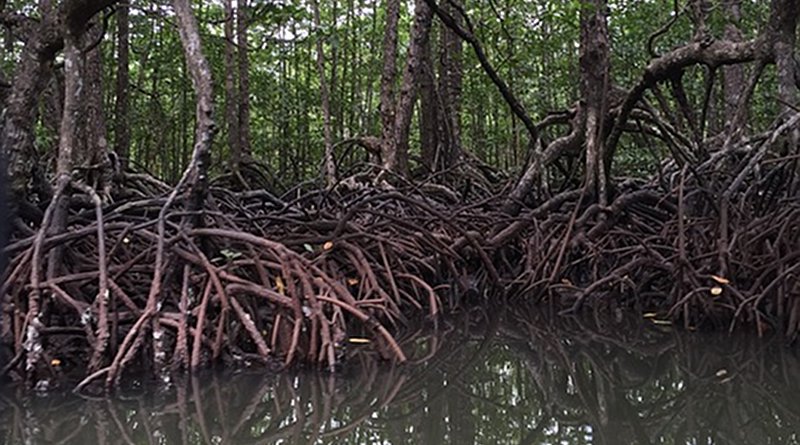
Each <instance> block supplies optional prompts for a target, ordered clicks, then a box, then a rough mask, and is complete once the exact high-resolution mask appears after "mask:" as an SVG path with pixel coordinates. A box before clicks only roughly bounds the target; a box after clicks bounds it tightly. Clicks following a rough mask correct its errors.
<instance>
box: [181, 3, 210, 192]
mask: <svg viewBox="0 0 800 445" xmlns="http://www.w3.org/2000/svg"><path fill="white" fill-rule="evenodd" d="M189 1H190V0H172V6H173V8H174V9H175V15H176V17H177V19H178V32H179V33H180V37H181V43H182V45H183V51H184V53H185V55H186V65H187V67H188V68H189V77H190V78H191V79H192V86H193V87H194V90H195V93H196V95H197V108H196V111H195V119H196V120H197V127H196V129H195V140H194V151H193V154H192V159H191V161H190V164H189V166H188V167H187V170H186V173H184V179H188V180H189V181H190V182H191V186H192V191H191V194H192V198H191V200H192V207H193V208H199V207H200V206H201V202H202V201H203V200H204V199H205V193H206V191H207V188H208V182H207V181H208V161H209V155H210V150H211V141H212V140H213V137H214V120H213V116H212V114H213V110H214V99H213V94H212V83H211V68H210V67H209V65H208V61H207V60H206V58H205V55H203V49H202V45H201V42H200V33H199V31H198V27H197V21H196V20H195V18H194V14H193V13H192V9H191V5H190V4H189Z"/></svg>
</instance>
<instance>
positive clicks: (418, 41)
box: [383, 0, 433, 176]
mask: <svg viewBox="0 0 800 445" xmlns="http://www.w3.org/2000/svg"><path fill="white" fill-rule="evenodd" d="M432 19H433V11H432V10H431V8H430V7H428V4H427V3H425V1H424V0H416V1H415V6H414V25H413V26H412V28H411V43H410V45H409V47H408V56H407V58H406V66H405V69H404V70H403V83H402V86H401V87H400V95H399V96H398V100H397V110H396V111H395V123H394V128H395V132H394V142H395V147H394V150H393V151H392V152H389V153H386V154H387V155H388V157H385V158H384V159H383V166H384V168H385V169H387V170H391V171H396V172H397V173H399V174H400V175H403V176H407V175H408V131H409V127H410V125H411V117H412V116H413V114H414V102H415V101H416V97H417V86H418V84H419V78H420V69H421V68H422V59H423V50H424V48H425V47H426V46H427V45H428V36H429V34H430V30H431V21H432Z"/></svg>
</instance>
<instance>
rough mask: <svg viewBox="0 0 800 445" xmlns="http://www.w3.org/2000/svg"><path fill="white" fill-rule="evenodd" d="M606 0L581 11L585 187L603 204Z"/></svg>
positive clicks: (598, 1)
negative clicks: (584, 112)
mask: <svg viewBox="0 0 800 445" xmlns="http://www.w3.org/2000/svg"><path fill="white" fill-rule="evenodd" d="M606 8H607V4H606V0H590V1H589V2H587V7H585V8H584V9H582V10H581V33H580V34H581V39H580V61H579V63H580V71H581V97H583V100H584V102H585V107H586V177H585V181H586V183H585V184H586V187H587V190H588V191H589V192H590V193H591V194H593V195H594V194H597V196H598V198H599V202H600V204H601V205H604V204H605V203H606V198H607V196H606V193H607V178H606V174H607V172H606V169H605V166H604V165H603V159H604V135H603V126H604V125H603V124H604V122H603V120H604V117H605V115H606V111H607V108H608V106H607V103H606V96H607V91H608V85H609V80H608V76H609V40H608V24H607V22H606Z"/></svg>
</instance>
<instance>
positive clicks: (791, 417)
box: [0, 313, 800, 445]
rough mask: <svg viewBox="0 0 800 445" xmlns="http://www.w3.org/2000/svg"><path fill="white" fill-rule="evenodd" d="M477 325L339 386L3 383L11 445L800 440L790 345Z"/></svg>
mask: <svg viewBox="0 0 800 445" xmlns="http://www.w3.org/2000/svg"><path fill="white" fill-rule="evenodd" d="M471 318H472V319H471V320H466V319H461V320H457V321H452V322H449V323H443V324H442V325H440V326H438V329H430V328H427V329H421V330H419V331H416V332H411V333H408V334H407V335H406V336H405V339H404V343H403V346H404V348H405V349H406V350H407V351H409V352H410V355H412V357H413V358H412V363H410V364H408V365H406V366H403V367H401V368H393V367H391V366H389V365H387V364H381V363H379V362H377V361H375V360H373V359H372V358H371V357H370V356H369V355H368V354H366V353H360V352H358V350H357V347H355V346H354V347H353V348H351V349H352V351H351V352H352V353H353V358H351V359H350V360H349V362H348V366H347V369H346V370H345V371H343V372H341V373H339V374H337V375H335V376H331V375H325V374H320V373H314V372H294V373H282V374H277V375H276V374H272V373H264V372H260V371H257V370H252V369H251V370H248V371H246V372H238V373H220V374H215V375H208V376H205V377H201V378H197V379H193V380H192V379H188V380H187V381H185V382H177V383H176V384H175V385H174V386H173V387H171V388H169V389H166V390H165V389H163V388H162V389H154V388H152V386H151V385H141V386H142V387H140V388H139V389H135V388H134V389H128V390H126V391H123V392H122V393H121V394H118V395H116V396H114V397H112V398H107V399H106V398H99V399H86V398H80V397H78V396H75V395H73V394H71V393H68V392H58V391H51V392H50V393H49V394H46V395H44V394H40V395H30V394H29V395H25V394H23V392H22V391H20V390H18V389H15V388H4V389H3V392H2V395H0V410H1V411H0V443H9V444H17V443H19V444H23V443H25V444H56V443H64V444H202V443H212V444H273V443H274V444H317V443H321V444H431V445H433V444H458V445H462V444H514V445H524V444H609V445H610V444H698V445H699V444H703V445H706V444H759V445H768V444H781V445H786V444H798V443H800V442H799V441H798V433H800V360H798V354H797V351H796V349H797V348H791V347H787V346H786V345H784V344H783V343H782V342H781V341H763V340H762V341H758V340H756V339H753V338H752V337H747V336H736V337H730V336H722V335H718V334H717V335H711V334H704V333H686V332H684V333H677V332H674V330H673V329H672V328H671V327H669V326H661V325H654V324H641V323H640V322H638V321H637V322H635V323H634V322H615V323H613V324H611V325H606V324H604V323H602V322H600V321H596V320H592V321H585V320H584V321H583V322H578V321H575V320H572V321H569V322H565V321H564V320H557V321H556V322H553V321H551V320H550V319H548V318H547V317H543V316H540V315H538V314H535V313H524V314H522V313H517V314H511V315H506V316H503V317H494V319H487V317H486V316H482V315H476V316H473V317H471ZM556 323H557V325H556ZM143 387H146V388H143Z"/></svg>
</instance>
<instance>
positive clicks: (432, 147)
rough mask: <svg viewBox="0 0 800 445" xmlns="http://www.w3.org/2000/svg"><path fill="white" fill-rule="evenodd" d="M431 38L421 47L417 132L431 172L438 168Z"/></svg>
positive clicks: (422, 153)
mask: <svg viewBox="0 0 800 445" xmlns="http://www.w3.org/2000/svg"><path fill="white" fill-rule="evenodd" d="M433 41H434V40H433V39H431V38H430V37H429V38H428V41H427V42H426V43H427V44H426V45H425V46H424V47H423V48H422V66H421V68H420V84H419V105H420V113H419V132H420V152H421V155H422V162H423V164H424V165H425V167H426V168H428V169H429V170H430V171H431V172H435V171H437V170H438V166H437V165H436V164H437V161H436V158H437V156H436V152H437V150H438V148H437V147H438V143H439V137H438V131H437V126H438V119H439V117H438V115H439V112H438V109H439V107H438V100H437V98H436V73H435V71H434V64H433V58H432V57H431V52H432V51H431V46H433Z"/></svg>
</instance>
